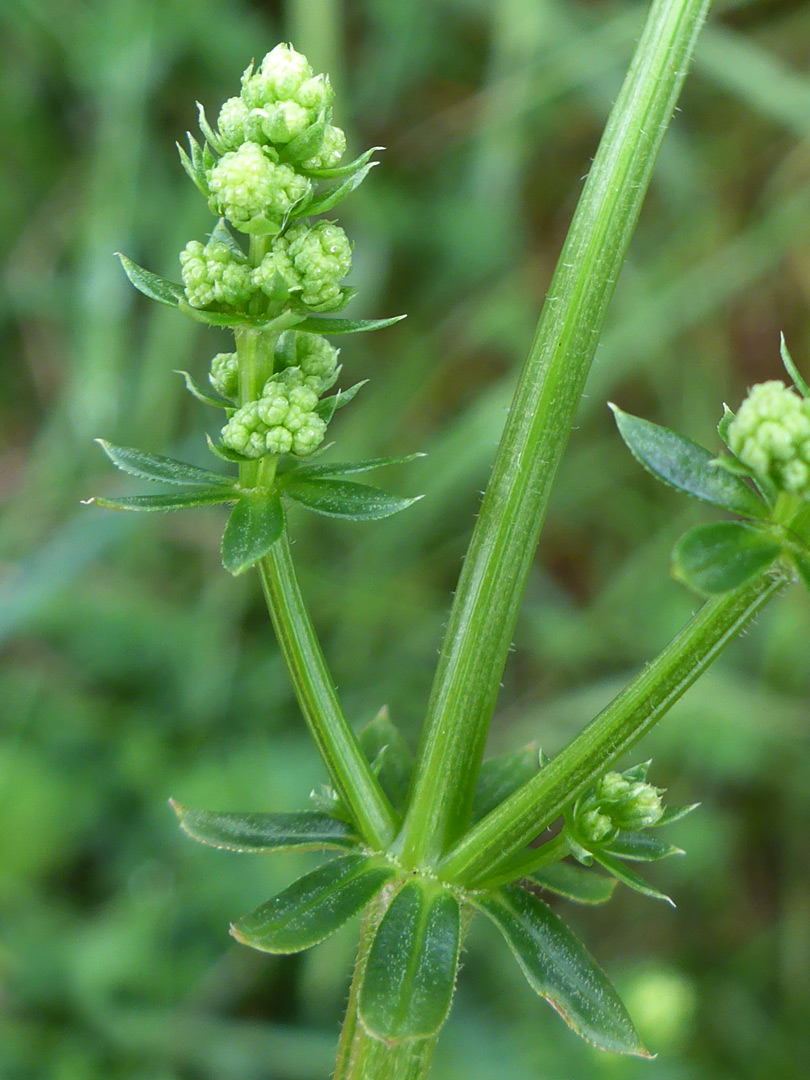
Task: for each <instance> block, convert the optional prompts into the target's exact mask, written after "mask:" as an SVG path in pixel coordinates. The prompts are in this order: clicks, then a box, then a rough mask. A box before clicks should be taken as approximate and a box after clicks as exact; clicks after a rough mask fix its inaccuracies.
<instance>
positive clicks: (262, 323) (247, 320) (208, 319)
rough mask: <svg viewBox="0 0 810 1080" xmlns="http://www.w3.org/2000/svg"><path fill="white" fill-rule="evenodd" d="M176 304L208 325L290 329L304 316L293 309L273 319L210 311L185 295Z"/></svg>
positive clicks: (185, 312)
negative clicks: (188, 300)
mask: <svg viewBox="0 0 810 1080" xmlns="http://www.w3.org/2000/svg"><path fill="white" fill-rule="evenodd" d="M175 306H177V307H179V309H180V310H181V311H182V312H183V314H184V315H188V316H189V318H191V319H194V321H195V322H201V323H205V324H206V325H207V326H231V327H234V328H238V327H240V326H244V327H248V328H249V329H251V330H289V328H290V327H291V326H296V325H297V324H298V323H300V322H301V321H302V320H303V318H304V316H303V315H297V314H295V313H294V312H292V311H285V312H284V313H283V314H282V315H278V316H276V317H275V318H273V319H268V318H267V316H266V315H247V314H245V313H244V312H241V311H240V312H225V311H208V310H207V309H204V308H195V307H192V306H191V304H187V303H186V301H185V296H183V297H182V298H180V299H179V301H178V303H177V304H176V305H175Z"/></svg>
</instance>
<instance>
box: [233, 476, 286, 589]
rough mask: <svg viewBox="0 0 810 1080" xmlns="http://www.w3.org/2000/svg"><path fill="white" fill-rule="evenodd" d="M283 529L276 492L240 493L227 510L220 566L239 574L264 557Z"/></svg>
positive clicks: (282, 517)
mask: <svg viewBox="0 0 810 1080" xmlns="http://www.w3.org/2000/svg"><path fill="white" fill-rule="evenodd" d="M283 529H284V511H283V510H282V509H281V500H280V499H279V497H278V495H244V496H243V497H242V498H241V499H240V500H239V502H238V503H237V504H236V506H234V508H233V510H231V514H230V517H229V518H228V522H227V524H226V526H225V532H224V533H223V534H222V565H223V566H224V567H225V569H226V570H227V571H229V573H231V574H234V575H236V574H243V573H244V572H245V570H248V569H249V568H250V567H251V566H253V564H254V563H256V562H258V561H259V559H262V558H264V556H265V555H266V554H267V552H268V551H269V550H270V548H271V547H272V546H273V544H275V542H276V541H277V540H278V538H279V537H280V536H281V533H282V531H283Z"/></svg>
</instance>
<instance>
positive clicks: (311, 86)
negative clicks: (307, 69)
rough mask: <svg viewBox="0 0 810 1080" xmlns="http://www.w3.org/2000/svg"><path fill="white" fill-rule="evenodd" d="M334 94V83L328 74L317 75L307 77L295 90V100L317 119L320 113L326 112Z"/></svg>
mask: <svg viewBox="0 0 810 1080" xmlns="http://www.w3.org/2000/svg"><path fill="white" fill-rule="evenodd" d="M334 96H335V92H334V90H333V89H332V84H331V83H330V82H329V78H328V76H326V75H315V76H314V77H313V78H311V79H307V80H306V82H304V83H302V84H301V85H300V86H299V87H298V89H297V90H296V91H295V100H296V101H297V102H298V104H299V105H302V106H303V107H304V108H305V109H307V110H308V112H309V113H310V115H311V116H312V118H313V120H317V118H318V116H319V115H320V113H323V112H326V110H327V109H328V108H329V106H330V105H331V104H332V99H333V98H334Z"/></svg>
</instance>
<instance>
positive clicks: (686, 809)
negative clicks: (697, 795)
mask: <svg viewBox="0 0 810 1080" xmlns="http://www.w3.org/2000/svg"><path fill="white" fill-rule="evenodd" d="M699 806H700V803H697V802H694V803H689V804H688V806H665V807H664V812H663V814H662V815H661V817H660V818H659V819H658V821H656V823H655V825H651V826H650V828H651V829H660V828H661V826H662V825H671V824H672V823H673V822H674V821H680V820H681V818H685V817H686V815H687V814H691V813H692V811H693V810H697V808H698V807H699Z"/></svg>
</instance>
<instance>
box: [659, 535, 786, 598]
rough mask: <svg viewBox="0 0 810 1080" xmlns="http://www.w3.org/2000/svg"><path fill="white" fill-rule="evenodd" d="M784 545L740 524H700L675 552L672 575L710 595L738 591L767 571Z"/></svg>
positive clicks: (676, 546)
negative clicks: (738, 588)
mask: <svg viewBox="0 0 810 1080" xmlns="http://www.w3.org/2000/svg"><path fill="white" fill-rule="evenodd" d="M781 552H782V546H781V544H780V543H779V542H778V541H776V540H774V539H773V538H772V537H770V536H768V535H767V534H766V533H762V532H759V531H758V530H756V529H752V528H750V527H749V526H747V525H743V524H742V522H738V521H720V522H715V523H713V524H711V525H697V526H696V527H695V528H694V529H690V530H689V532H687V533H684V535H683V536H682V537H681V538H680V540H679V541H678V542H677V544H676V545H675V548H674V549H673V552H672V576H673V577H675V578H676V579H677V580H678V581H682V582H683V583H684V584H685V585H689V586H690V587H691V588H693V589H696V590H697V591H698V592H701V593H704V594H706V595H710V596H711V595H715V594H718V593H724V592H728V591H729V590H730V589H736V588H737V587H738V586H739V585H743V584H745V582H746V581H750V579H751V578H753V577H755V576H756V575H757V574H759V573H761V572H762V571H763V570H765V569H766V568H767V567H768V566H770V564H771V563H772V562H774V560H775V559H777V558H778V557H779V555H780V554H781Z"/></svg>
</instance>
